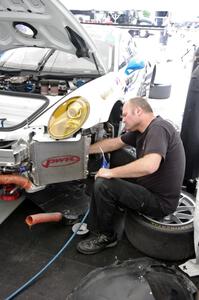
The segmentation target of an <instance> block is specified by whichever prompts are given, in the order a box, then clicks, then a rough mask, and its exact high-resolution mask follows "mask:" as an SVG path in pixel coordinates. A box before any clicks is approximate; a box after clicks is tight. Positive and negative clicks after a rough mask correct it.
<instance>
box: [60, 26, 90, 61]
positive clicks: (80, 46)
mask: <svg viewBox="0 0 199 300" xmlns="http://www.w3.org/2000/svg"><path fill="white" fill-rule="evenodd" d="M65 29H66V30H67V32H68V35H69V38H70V41H71V43H72V44H73V45H74V47H75V48H76V55H77V57H88V58H89V54H88V48H87V47H86V43H85V41H84V40H83V39H82V38H81V36H79V35H78V34H77V33H76V32H75V31H74V30H73V29H71V28H70V27H68V26H66V27H65Z"/></svg>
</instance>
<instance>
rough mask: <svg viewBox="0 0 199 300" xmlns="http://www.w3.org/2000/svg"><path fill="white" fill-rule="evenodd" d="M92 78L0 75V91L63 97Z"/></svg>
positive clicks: (16, 73)
mask: <svg viewBox="0 0 199 300" xmlns="http://www.w3.org/2000/svg"><path fill="white" fill-rule="evenodd" d="M92 79H93V78H90V77H89V78H81V77H74V78H71V76H70V77H68V76H64V75H63V76H62V75H60V76H58V75H57V74H56V75H55V76H53V75H52V74H50V75H46V76H43V75H42V76H40V75H39V76H35V75H29V74H23V75H21V74H20V73H19V72H17V71H15V70H14V71H12V70H10V71H9V72H1V73H0V90H1V91H11V92H25V93H35V94H41V95H50V96H58V95H65V94H67V93H69V92H71V91H74V90H75V89H77V88H79V87H80V86H82V85H83V84H85V83H86V82H88V81H90V80H92Z"/></svg>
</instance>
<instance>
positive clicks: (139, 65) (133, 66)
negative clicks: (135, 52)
mask: <svg viewBox="0 0 199 300" xmlns="http://www.w3.org/2000/svg"><path fill="white" fill-rule="evenodd" d="M144 67H145V64H144V62H143V61H142V60H138V59H136V58H133V59H131V60H130V61H129V63H128V66H127V67H126V70H125V74H126V75H129V74H131V73H132V72H134V71H136V70H140V69H143V68H144Z"/></svg>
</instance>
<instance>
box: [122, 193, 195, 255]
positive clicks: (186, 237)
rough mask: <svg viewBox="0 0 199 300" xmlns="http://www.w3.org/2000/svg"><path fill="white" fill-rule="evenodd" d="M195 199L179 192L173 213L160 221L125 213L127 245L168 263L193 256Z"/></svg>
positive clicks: (131, 212)
mask: <svg viewBox="0 0 199 300" xmlns="http://www.w3.org/2000/svg"><path fill="white" fill-rule="evenodd" d="M194 209H195V198H194V197H193V196H192V195H191V194H188V193H187V192H184V191H182V192H181V196H180V200H179V205H178V208H177V209H176V211H175V212H174V213H173V214H171V215H169V216H166V217H164V218H163V219H162V220H157V219H152V218H151V217H148V216H145V215H141V214H137V213H135V212H133V211H132V210H127V214H126V221H125V233H126V236H127V239H128V240H129V241H130V243H131V244H132V245H133V246H134V247H135V248H137V249H138V250H140V251H141V252H143V253H145V254H147V255H148V256H150V257H154V258H157V259H163V260H167V261H177V260H183V259H187V258H189V257H192V256H193V255H194V240H193V214H194Z"/></svg>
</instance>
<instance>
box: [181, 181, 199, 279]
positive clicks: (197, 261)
mask: <svg viewBox="0 0 199 300" xmlns="http://www.w3.org/2000/svg"><path fill="white" fill-rule="evenodd" d="M196 188H197V193H196V207H195V212H194V221H193V224H194V247H195V254H196V258H194V259H190V260H188V261H186V262H185V263H184V264H182V265H179V268H180V269H181V270H182V271H183V272H185V273H187V274H188V275H189V276H190V277H193V276H199V179H197V186H196Z"/></svg>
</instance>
